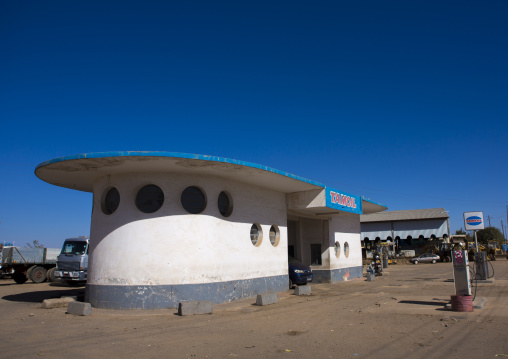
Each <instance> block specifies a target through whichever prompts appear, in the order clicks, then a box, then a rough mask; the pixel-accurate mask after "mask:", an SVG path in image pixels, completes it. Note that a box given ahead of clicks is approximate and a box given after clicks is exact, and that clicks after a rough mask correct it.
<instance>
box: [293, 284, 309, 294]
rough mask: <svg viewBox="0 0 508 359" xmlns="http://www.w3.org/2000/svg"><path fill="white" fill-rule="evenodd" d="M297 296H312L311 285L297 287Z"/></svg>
mask: <svg viewBox="0 0 508 359" xmlns="http://www.w3.org/2000/svg"><path fill="white" fill-rule="evenodd" d="M295 295H310V285H301V286H296V288H295Z"/></svg>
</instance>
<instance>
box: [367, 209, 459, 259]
mask: <svg viewBox="0 0 508 359" xmlns="http://www.w3.org/2000/svg"><path fill="white" fill-rule="evenodd" d="M360 221H361V237H362V248H364V257H370V250H371V249H372V248H373V246H375V245H377V244H378V243H379V242H391V243H392V244H393V245H394V249H395V251H397V250H411V249H416V248H418V247H421V246H424V245H425V244H426V243H427V242H428V241H429V240H435V239H444V240H446V239H447V238H448V237H449V236H450V223H449V216H448V213H447V212H446V211H445V210H444V208H429V209H415V210H404V211H386V212H380V213H371V214H363V215H361V216H360Z"/></svg>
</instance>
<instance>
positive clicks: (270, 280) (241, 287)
mask: <svg viewBox="0 0 508 359" xmlns="http://www.w3.org/2000/svg"><path fill="white" fill-rule="evenodd" d="M287 289H288V277H287V275H280V276H274V277H264V278H254V279H245V280H237V281H229V282H219V283H204V284H179V285H154V286H148V285H146V286H143V285H140V286H123V285H94V284H87V285H86V289H85V301H87V302H89V303H90V304H91V305H92V307H94V308H104V309H168V308H177V307H178V304H179V303H180V302H194V301H209V302H212V303H213V304H219V303H225V302H232V301H235V300H239V299H245V298H252V297H255V296H256V295H257V294H260V293H278V292H286V291H287Z"/></svg>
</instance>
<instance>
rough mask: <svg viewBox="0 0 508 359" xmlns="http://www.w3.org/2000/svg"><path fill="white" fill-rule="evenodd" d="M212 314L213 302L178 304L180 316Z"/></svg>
mask: <svg viewBox="0 0 508 359" xmlns="http://www.w3.org/2000/svg"><path fill="white" fill-rule="evenodd" d="M195 314H212V302H208V301H200V302H181V303H179V304H178V315H195Z"/></svg>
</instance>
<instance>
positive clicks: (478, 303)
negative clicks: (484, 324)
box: [473, 297, 487, 309]
mask: <svg viewBox="0 0 508 359" xmlns="http://www.w3.org/2000/svg"><path fill="white" fill-rule="evenodd" d="M485 303H487V298H485V297H480V298H475V300H473V309H483V307H484V306H485Z"/></svg>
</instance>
